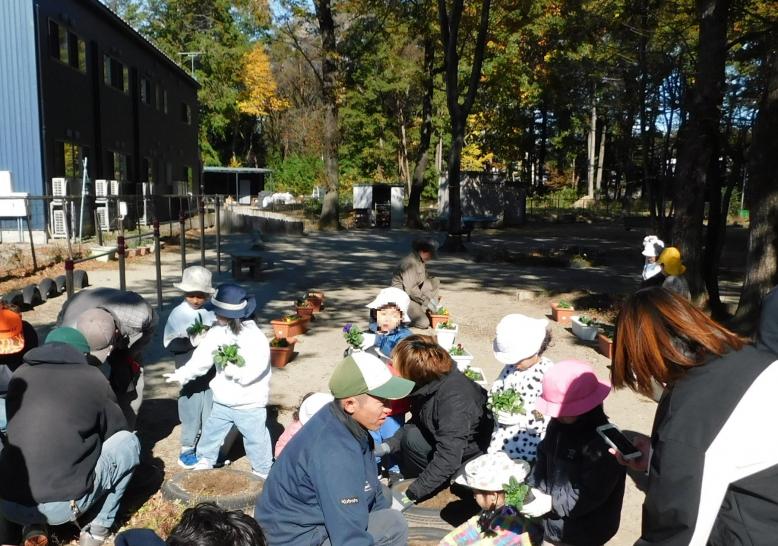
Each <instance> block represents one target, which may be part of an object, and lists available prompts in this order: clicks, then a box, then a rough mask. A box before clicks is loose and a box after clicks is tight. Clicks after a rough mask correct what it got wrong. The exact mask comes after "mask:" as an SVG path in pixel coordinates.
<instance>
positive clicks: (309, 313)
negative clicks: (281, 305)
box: [296, 306, 314, 318]
mask: <svg viewBox="0 0 778 546" xmlns="http://www.w3.org/2000/svg"><path fill="white" fill-rule="evenodd" d="M296 309H297V314H298V315H300V316H301V317H303V318H311V317H313V311H314V308H313V306H311V307H300V306H297V307H296Z"/></svg>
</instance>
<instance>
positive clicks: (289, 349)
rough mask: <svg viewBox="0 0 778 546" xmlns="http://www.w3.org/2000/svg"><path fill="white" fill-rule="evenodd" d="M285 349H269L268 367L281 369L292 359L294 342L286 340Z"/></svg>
mask: <svg viewBox="0 0 778 546" xmlns="http://www.w3.org/2000/svg"><path fill="white" fill-rule="evenodd" d="M287 341H288V343H289V345H287V346H286V347H272V346H271V347H270V365H271V366H273V367H274V368H283V367H284V366H286V365H287V364H289V362H291V361H292V359H293V358H294V344H295V343H296V341H293V340H287Z"/></svg>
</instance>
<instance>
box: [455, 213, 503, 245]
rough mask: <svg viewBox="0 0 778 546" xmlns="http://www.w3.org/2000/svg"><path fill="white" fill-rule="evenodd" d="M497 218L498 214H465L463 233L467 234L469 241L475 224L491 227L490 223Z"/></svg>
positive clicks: (482, 227)
mask: <svg viewBox="0 0 778 546" xmlns="http://www.w3.org/2000/svg"><path fill="white" fill-rule="evenodd" d="M497 220H498V218H497V217H496V216H463V217H462V231H461V233H462V234H463V235H467V240H468V241H469V240H470V236H471V235H472V233H473V228H475V226H478V227H480V228H481V229H484V228H486V227H489V224H493V223H495V222H496V221H497Z"/></svg>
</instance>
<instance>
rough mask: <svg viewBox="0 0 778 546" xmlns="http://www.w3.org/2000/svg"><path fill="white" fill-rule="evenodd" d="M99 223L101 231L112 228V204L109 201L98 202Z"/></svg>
mask: <svg viewBox="0 0 778 546" xmlns="http://www.w3.org/2000/svg"><path fill="white" fill-rule="evenodd" d="M96 211H97V223H98V226H99V227H100V231H110V229H111V205H110V203H108V202H105V203H98V204H97V208H96Z"/></svg>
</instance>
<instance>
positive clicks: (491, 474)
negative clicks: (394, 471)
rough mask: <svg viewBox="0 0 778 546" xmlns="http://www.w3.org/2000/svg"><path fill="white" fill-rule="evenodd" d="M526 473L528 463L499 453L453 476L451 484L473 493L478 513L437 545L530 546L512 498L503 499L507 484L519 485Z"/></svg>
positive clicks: (488, 456)
mask: <svg viewBox="0 0 778 546" xmlns="http://www.w3.org/2000/svg"><path fill="white" fill-rule="evenodd" d="M527 474H529V464H528V463H527V462H525V461H512V460H511V459H510V457H508V455H506V454H505V453H504V452H502V451H500V452H497V453H489V454H487V455H481V456H480V457H476V458H475V459H473V460H472V461H469V462H468V463H467V464H465V466H464V467H463V468H461V469H460V471H459V472H458V473H457V475H456V476H454V479H453V480H452V483H455V484H459V485H462V486H464V487H468V488H470V489H472V490H473V497H474V498H475V502H476V503H478V506H480V507H481V513H480V514H478V515H475V516H473V517H472V518H470V519H469V520H467V521H466V522H465V523H463V524H462V525H460V526H459V527H457V528H456V529H454V530H453V531H451V532H450V533H449V534H447V535H446V536H445V537H444V538H443V540H441V541H440V546H466V545H468V546H469V545H476V544H477V545H479V546H487V545H491V546H497V545H499V546H511V545H515V546H531V542H530V537H529V533H527V529H526V524H525V518H524V516H522V515H521V514H520V513H519V510H518V509H517V507H516V506H512V505H510V504H508V503H510V501H511V499H507V498H506V493H505V488H506V485H512V484H511V480H514V481H513V484H516V485H520V484H522V483H523V482H524V479H525V478H526V477H527Z"/></svg>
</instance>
